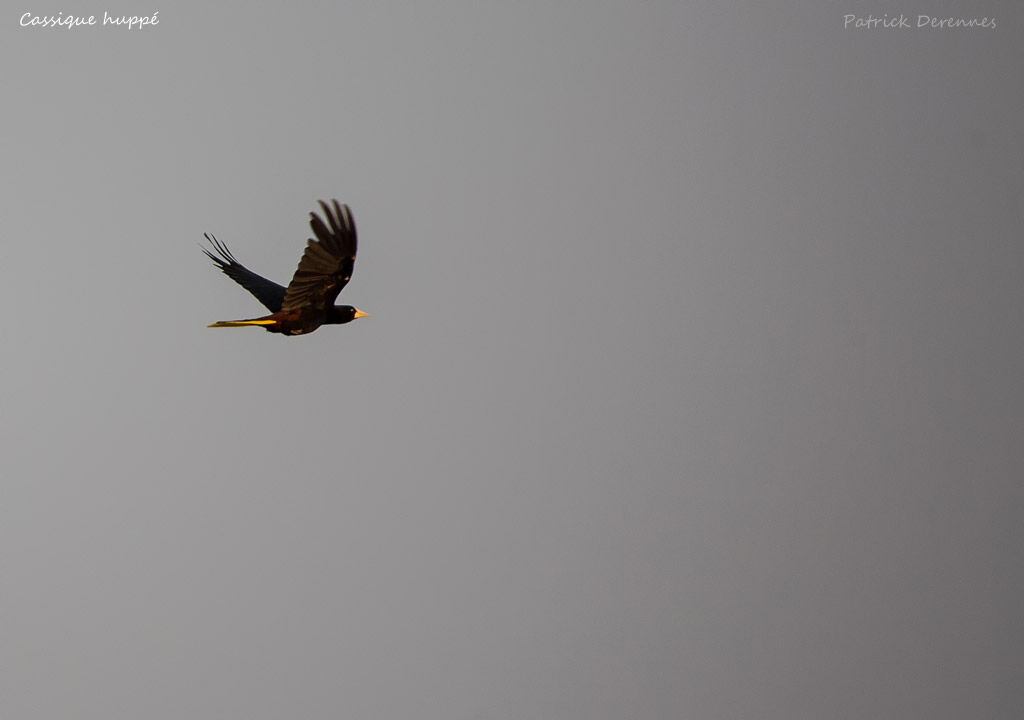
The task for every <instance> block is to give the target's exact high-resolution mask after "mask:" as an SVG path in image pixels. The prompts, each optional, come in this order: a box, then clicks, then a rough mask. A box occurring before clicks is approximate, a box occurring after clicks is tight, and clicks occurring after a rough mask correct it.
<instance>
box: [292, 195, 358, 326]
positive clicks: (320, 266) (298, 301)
mask: <svg viewBox="0 0 1024 720" xmlns="http://www.w3.org/2000/svg"><path fill="white" fill-rule="evenodd" d="M331 203H332V205H333V207H328V206H327V204H326V203H324V202H320V207H321V208H322V209H323V211H324V217H325V218H326V220H327V222H326V223H325V222H324V221H323V220H321V219H320V218H319V217H317V215H316V213H310V214H309V216H310V220H309V226H310V227H311V228H312V229H313V234H314V235H315V236H316V239H315V240H309V241H307V242H306V250H305V252H303V254H302V259H301V260H299V267H298V268H297V269H296V270H295V275H294V276H293V277H292V281H291V282H290V283H289V284H288V289H287V290H286V291H285V295H284V302H283V303H282V304H281V309H282V310H297V309H299V308H303V307H315V308H327V307H330V306H331V305H333V304H334V299H335V298H337V297H338V293H340V292H341V289H342V288H343V287H345V284H346V283H348V281H349V279H350V278H351V277H352V269H353V268H354V267H355V263H356V224H355V221H354V220H353V219H352V211H351V210H349V207H348V205H339V204H338V201H337V200H332V201H331Z"/></svg>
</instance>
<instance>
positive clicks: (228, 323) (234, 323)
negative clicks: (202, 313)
mask: <svg viewBox="0 0 1024 720" xmlns="http://www.w3.org/2000/svg"><path fill="white" fill-rule="evenodd" d="M275 323H277V320H222V321H220V322H215V323H213V325H207V326H206V327H246V326H248V325H274V324H275Z"/></svg>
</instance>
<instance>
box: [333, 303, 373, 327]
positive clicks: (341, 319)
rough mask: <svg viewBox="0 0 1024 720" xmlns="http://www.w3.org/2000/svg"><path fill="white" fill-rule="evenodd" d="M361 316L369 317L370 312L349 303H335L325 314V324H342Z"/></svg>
mask: <svg viewBox="0 0 1024 720" xmlns="http://www.w3.org/2000/svg"><path fill="white" fill-rule="evenodd" d="M362 317H370V314H369V313H364V312H363V311H362V310H360V309H359V308H357V307H352V306H351V305H335V306H334V307H333V308H331V312H330V313H329V314H328V316H327V324H329V325H343V324H344V323H348V322H352V321H353V320H355V319H357V318H362Z"/></svg>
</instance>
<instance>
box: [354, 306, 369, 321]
mask: <svg viewBox="0 0 1024 720" xmlns="http://www.w3.org/2000/svg"><path fill="white" fill-rule="evenodd" d="M361 317H370V313H364V312H363V311H362V310H360V309H358V308H356V314H355V315H353V316H352V319H353V320H355V319H356V318H361Z"/></svg>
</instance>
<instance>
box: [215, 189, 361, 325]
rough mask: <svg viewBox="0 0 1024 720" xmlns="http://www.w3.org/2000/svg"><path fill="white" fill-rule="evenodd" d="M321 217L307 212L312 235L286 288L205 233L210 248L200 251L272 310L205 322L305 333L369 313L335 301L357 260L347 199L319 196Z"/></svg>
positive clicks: (353, 231) (354, 225)
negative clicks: (326, 199) (342, 202)
mask: <svg viewBox="0 0 1024 720" xmlns="http://www.w3.org/2000/svg"><path fill="white" fill-rule="evenodd" d="M319 202H320V207H321V208H323V211H324V217H325V218H327V222H326V223H324V221H323V220H321V219H320V218H319V217H317V215H316V213H310V214H309V218H310V219H309V226H310V227H311V228H312V229H313V234H314V235H315V236H316V240H312V239H310V240H308V241H307V242H306V251H305V252H304V253H303V254H302V259H301V260H299V267H298V269H296V271H295V275H294V276H293V277H292V281H291V282H290V283H289V284H288V287H287V288H283V287H281V286H280V285H278V284H277V283H275V282H271V281H270V280H267V279H266V278H265V277H260V276H259V275H257V274H256V273H254V272H253V271H252V270H249V269H248V268H246V267H245V266H243V265H242V264H241V263H239V262H238V261H237V260H235V256H234V255H232V254H231V251H230V250H228V248H227V245H225V244H224V243H222V242H219V241H218V240H217V238H215V237H213V236H212V235H204V237H205V238H206V239H207V241H208V242H209V243H210V245H211V246H212V247H213V249H214V250H215V251H216V252H217V255H219V256H220V257H218V256H217V255H214V254H213V253H212V252H210V251H209V250H207V249H206V248H203V252H204V253H206V255H207V256H208V257H209V258H210V259H211V260H213V262H214V263H216V264H217V266H218V267H219V268H220V269H221V270H223V271H224V274H225V275H227V276H228V277H230V278H231V279H232V280H234V281H235V282H236V283H238V284H239V285H241V286H242V287H244V288H245V289H246V290H248V291H249V292H251V293H252V294H253V295H255V296H256V299H257V300H259V301H260V302H261V303H263V304H264V305H265V306H266V308H267V309H268V310H270V312H271V314H270V315H266V316H264V317H260V318H253V319H252V320H226V321H223V322H215V323H214V324H213V325H210V326H209V327H248V326H250V325H251V326H255V327H262V328H263V329H264V330H268V331H270V332H273V333H283V334H285V335H303V334H305V333H311V332H313V331H314V330H316V329H317V328H318V327H320V326H321V325H343V324H344V323H347V322H352V321H353V320H355V319H356V318H361V317H369V315H368V314H367V313H364V312H363V311H362V310H359V309H358V308H354V307H352V306H351V305H335V304H334V299H335V298H337V297H338V293H340V292H341V289H342V288H343V287H345V284H346V283H348V281H349V279H350V278H351V277H352V268H353V267H355V263H356V223H355V221H354V220H353V219H352V211H351V210H349V207H348V205H339V204H338V201H337V200H332V201H331V204H332V205H333V207H328V206H327V204H326V203H324V202H323V201H319Z"/></svg>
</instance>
